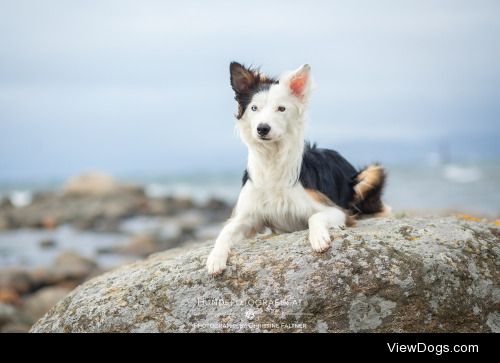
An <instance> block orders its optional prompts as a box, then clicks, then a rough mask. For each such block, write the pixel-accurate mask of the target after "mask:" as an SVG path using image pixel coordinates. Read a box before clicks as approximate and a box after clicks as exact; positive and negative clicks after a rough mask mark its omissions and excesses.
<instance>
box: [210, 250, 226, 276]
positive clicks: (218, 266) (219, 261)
mask: <svg viewBox="0 0 500 363" xmlns="http://www.w3.org/2000/svg"><path fill="white" fill-rule="evenodd" d="M226 262H227V253H220V252H219V251H216V250H215V249H213V250H212V252H210V254H209V255H208V259H207V270H208V273H209V274H211V275H212V276H217V275H220V274H221V273H222V271H224V269H225V268H226Z"/></svg>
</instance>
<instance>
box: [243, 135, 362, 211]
mask: <svg viewBox="0 0 500 363" xmlns="http://www.w3.org/2000/svg"><path fill="white" fill-rule="evenodd" d="M357 175H358V172H357V171H356V169H355V168H354V167H353V166H352V165H351V164H350V163H349V162H348V161H347V160H346V159H344V158H343V157H342V156H341V155H340V154H339V153H338V152H336V151H334V150H328V149H318V148H316V145H312V146H311V145H310V144H309V143H306V145H305V149H304V156H303V159H302V167H301V170H300V177H299V182H300V183H301V184H302V186H303V187H304V188H307V189H314V190H317V191H320V192H321V193H323V194H324V195H326V196H327V197H328V198H330V200H331V201H332V202H334V203H335V204H336V205H338V206H339V207H342V208H344V209H349V208H350V206H351V203H352V201H353V200H354V189H353V187H354V185H355V184H356V176H357ZM250 178H251V177H250V175H249V174H248V171H247V170H245V172H244V174H243V185H245V183H246V182H247V180H248V179H250Z"/></svg>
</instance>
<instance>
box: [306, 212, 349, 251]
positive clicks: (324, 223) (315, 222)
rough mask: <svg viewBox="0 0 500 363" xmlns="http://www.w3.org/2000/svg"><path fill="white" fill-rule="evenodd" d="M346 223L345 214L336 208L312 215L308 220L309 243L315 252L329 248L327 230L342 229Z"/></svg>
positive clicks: (328, 233)
mask: <svg viewBox="0 0 500 363" xmlns="http://www.w3.org/2000/svg"><path fill="white" fill-rule="evenodd" d="M345 223H346V214H345V213H344V212H343V211H342V210H340V209H338V208H334V207H332V208H328V209H326V210H324V211H321V212H318V213H315V214H313V215H312V216H311V217H310V218H309V242H311V246H312V248H313V250H314V251H316V252H323V251H326V250H327V249H328V248H330V240H331V239H330V231H329V228H342V227H344V226H345Z"/></svg>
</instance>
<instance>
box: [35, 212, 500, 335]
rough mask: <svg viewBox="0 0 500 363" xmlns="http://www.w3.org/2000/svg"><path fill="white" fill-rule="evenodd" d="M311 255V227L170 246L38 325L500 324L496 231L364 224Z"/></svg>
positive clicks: (462, 224)
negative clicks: (227, 249)
mask: <svg viewBox="0 0 500 363" xmlns="http://www.w3.org/2000/svg"><path fill="white" fill-rule="evenodd" d="M332 236H333V237H334V242H333V246H332V248H331V249H330V250H329V251H327V252H326V253H324V254H316V253H314V252H312V250H311V247H310V246H309V242H308V241H307V232H306V231H303V232H297V233H292V234H285V235H281V236H277V237H273V238H268V239H255V240H248V241H245V242H243V243H240V244H238V245H237V246H235V248H234V251H233V253H232V255H231V257H230V261H229V265H228V269H227V270H226V271H225V273H224V274H223V275H222V276H220V277H218V278H213V277H211V276H208V274H207V272H206V271H205V259H206V257H207V255H208V253H209V250H210V248H211V244H204V245H201V246H200V247H198V248H195V249H193V250H191V251H189V252H187V253H184V254H182V255H180V256H177V257H171V255H169V253H168V252H166V253H160V254H157V255H153V256H152V257H151V258H149V259H147V260H145V261H142V262H138V263H135V264H131V265H128V266H124V267H121V268H119V269H117V270H114V271H112V272H109V273H106V274H104V275H102V276H99V277H97V278H95V279H93V280H90V281H88V282H86V283H85V284H83V285H81V286H80V287H78V288H77V289H76V290H74V291H73V292H72V293H71V294H70V295H69V296H68V297H66V298H65V299H63V300H62V301H61V302H59V303H58V304H57V305H56V306H55V307H54V308H52V309H51V310H50V311H49V313H48V314H47V315H45V317H43V318H42V319H41V320H39V321H38V322H37V323H36V324H35V325H34V326H33V328H32V331H33V332H177V331H182V332H196V331H237V332H244V331H255V332H257V331H274V332H279V331H303V332H309V331H312V332H326V331H329V332H364V331H375V332H387V331H389V332H445V331H446V332H492V331H493V332H499V331H500V286H499V283H500V273H499V265H500V244H499V228H498V227H496V226H495V225H494V224H491V223H486V222H484V223H483V222H473V221H466V220H459V219H456V218H454V217H449V218H439V219H432V218H407V219H378V220H366V221H362V222H360V223H359V225H358V227H356V228H349V229H347V230H336V231H332Z"/></svg>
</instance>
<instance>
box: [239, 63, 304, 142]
mask: <svg viewBox="0 0 500 363" xmlns="http://www.w3.org/2000/svg"><path fill="white" fill-rule="evenodd" d="M230 72H231V86H232V87H233V90H234V92H235V93H236V97H235V99H236V101H238V114H237V115H236V118H237V119H238V124H237V126H238V129H239V132H240V135H241V138H242V139H243V141H244V142H245V143H247V144H255V143H264V144H265V143H273V142H279V141H280V140H283V139H285V138H287V137H290V136H291V135H299V134H300V135H302V131H303V128H304V125H303V123H304V117H303V115H304V112H305V110H306V106H307V102H308V99H309V93H310V89H311V75H310V73H311V67H309V65H307V64H305V65H303V66H301V67H299V68H298V69H297V70H295V71H293V72H289V73H286V74H285V75H283V76H282V77H280V78H279V80H278V79H274V78H270V77H267V76H265V75H263V74H262V73H260V72H258V70H256V69H252V68H246V67H244V66H242V65H241V64H239V63H236V62H233V63H231V66H230Z"/></svg>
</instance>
